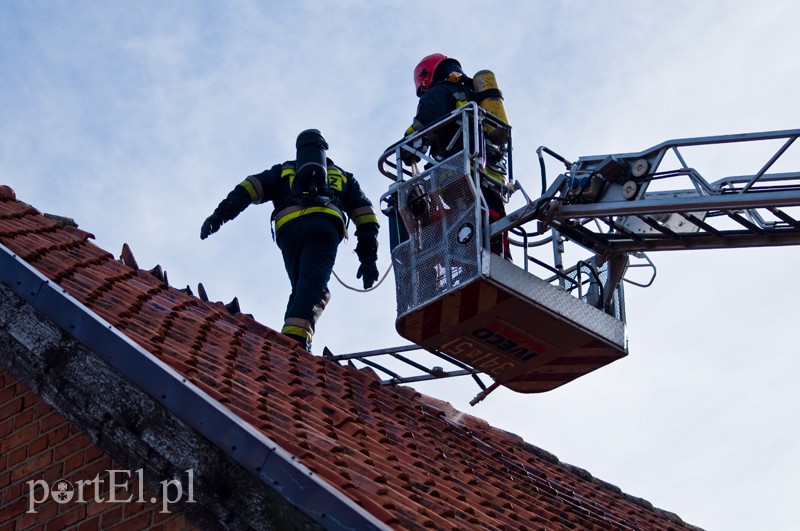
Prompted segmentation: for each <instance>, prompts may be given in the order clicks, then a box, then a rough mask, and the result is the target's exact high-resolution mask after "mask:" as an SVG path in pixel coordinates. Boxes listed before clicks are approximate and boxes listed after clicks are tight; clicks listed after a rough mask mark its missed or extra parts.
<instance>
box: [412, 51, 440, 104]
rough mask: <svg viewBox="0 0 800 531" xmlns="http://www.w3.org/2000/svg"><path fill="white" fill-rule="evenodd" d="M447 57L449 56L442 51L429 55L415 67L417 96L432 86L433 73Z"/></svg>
mask: <svg viewBox="0 0 800 531" xmlns="http://www.w3.org/2000/svg"><path fill="white" fill-rule="evenodd" d="M445 59H447V56H445V55H442V54H440V53H434V54H431V55H428V56H426V57H424V58H423V59H422V61H420V62H419V64H418V65H417V67H416V68H415V69H414V86H416V87H417V96H421V95H422V93H423V92H425V91H426V90H428V89H429V88H431V83H432V82H433V73H434V72H435V71H436V67H437V66H439V63H441V62H442V61H444V60H445Z"/></svg>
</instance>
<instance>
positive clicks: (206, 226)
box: [200, 214, 222, 240]
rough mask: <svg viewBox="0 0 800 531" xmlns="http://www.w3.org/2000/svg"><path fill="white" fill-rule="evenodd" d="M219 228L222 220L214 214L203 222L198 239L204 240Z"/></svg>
mask: <svg viewBox="0 0 800 531" xmlns="http://www.w3.org/2000/svg"><path fill="white" fill-rule="evenodd" d="M221 226H222V219H220V217H219V216H218V215H216V214H211V215H210V216H208V217H207V218H206V220H205V221H204V222H203V226H202V227H201V228H200V239H201V240H205V239H206V238H208V237H209V236H210V235H212V234H214V233H215V232H217V231H218V230H219V228H220V227H221Z"/></svg>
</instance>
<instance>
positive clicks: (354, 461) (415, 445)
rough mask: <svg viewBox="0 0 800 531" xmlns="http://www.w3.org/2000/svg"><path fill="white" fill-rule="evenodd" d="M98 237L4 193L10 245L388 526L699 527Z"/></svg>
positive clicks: (0, 227)
mask: <svg viewBox="0 0 800 531" xmlns="http://www.w3.org/2000/svg"><path fill="white" fill-rule="evenodd" d="M90 239H92V235H91V234H89V233H88V232H85V231H83V230H81V229H79V228H77V226H74V225H73V224H71V223H69V222H68V221H66V220H65V219H63V218H54V217H46V216H44V215H42V214H40V213H39V212H38V211H37V210H36V209H34V208H33V207H31V206H29V205H27V204H25V203H23V202H21V201H18V200H16V198H15V197H14V193H13V191H12V190H11V189H10V188H8V187H0V243H2V244H3V245H5V246H6V247H8V248H9V249H10V250H11V251H12V252H13V253H15V254H16V255H18V256H19V257H20V258H21V259H22V260H24V261H26V262H27V263H29V264H30V265H32V266H33V267H35V268H36V269H38V270H39V271H40V272H41V273H42V274H44V275H45V276H46V277H48V278H49V279H51V280H52V281H54V282H56V283H57V284H58V285H59V286H61V287H62V288H63V289H65V290H66V291H67V292H68V293H69V294H70V295H72V296H73V297H75V298H76V299H77V300H78V301H80V302H81V303H83V304H84V305H86V306H87V307H88V308H90V309H91V310H93V311H94V312H95V313H97V314H98V315H100V316H101V317H103V318H104V319H106V320H107V321H108V322H109V323H110V324H112V325H113V326H115V327H116V328H118V329H119V330H120V331H121V332H123V333H124V334H126V335H127V336H128V337H130V338H131V339H133V340H134V341H136V342H137V343H138V344H139V345H141V346H142V347H143V348H144V349H146V350H147V351H149V352H150V353H152V354H153V355H154V356H156V357H157V358H158V359H160V360H161V361H163V362H164V363H166V364H168V365H169V366H171V367H172V368H174V369H175V370H176V371H178V372H179V373H181V374H183V375H184V376H185V377H186V378H187V379H188V380H189V381H191V382H192V383H194V384H195V385H196V386H198V387H199V388H200V389H202V390H203V391H205V392H206V393H207V394H208V395H210V396H211V397H213V398H215V399H216V400H218V401H219V402H220V403H221V404H223V405H224V406H226V407H227V408H229V409H230V411H232V412H233V413H234V414H235V415H237V416H238V417H240V418H241V419H242V420H244V421H245V422H247V423H249V424H250V425H252V426H253V427H254V428H255V429H257V430H259V431H260V432H262V433H263V434H264V435H265V436H267V437H268V438H269V439H271V440H272V441H274V442H275V443H277V444H278V445H279V446H281V447H282V448H283V449H284V450H286V451H287V452H289V453H290V454H291V455H293V456H294V457H295V458H296V459H297V460H299V461H300V462H301V463H302V464H303V465H305V466H306V467H308V468H309V469H310V470H312V471H313V472H316V473H317V474H318V475H319V476H320V477H321V478H322V479H324V480H325V481H326V482H328V483H329V484H330V485H332V486H333V487H335V488H338V489H339V490H340V491H341V492H342V493H344V494H345V496H347V497H349V498H351V499H353V500H354V501H356V502H357V503H358V504H359V505H361V506H362V507H364V508H365V509H366V510H367V511H369V512H370V513H372V514H373V515H374V516H375V517H376V518H378V519H379V520H380V521H382V522H384V523H385V524H387V525H389V526H392V527H396V528H403V529H411V528H420V527H431V528H436V529H453V528H461V529H464V528H477V527H481V528H492V529H522V528H535V529H575V528H580V529H584V528H592V529H694V528H693V527H692V526H690V525H687V524H685V523H684V522H683V521H682V520H681V519H680V518H679V517H677V516H676V515H674V514H672V513H669V512H666V511H662V510H660V509H657V508H654V507H653V506H652V505H651V504H650V503H648V502H646V501H644V500H641V499H638V498H634V497H632V496H629V495H626V494H624V493H622V492H621V491H620V490H619V489H618V488H616V487H614V486H612V485H609V484H607V483H605V482H603V481H600V480H598V479H596V478H593V477H592V476H591V475H590V474H589V473H588V472H586V471H584V470H581V469H578V468H575V467H572V466H570V465H566V464H563V463H560V462H559V461H558V460H557V459H556V458H555V457H554V456H552V455H551V454H549V453H547V452H545V451H543V450H540V449H538V448H536V447H534V446H532V445H530V444H528V443H526V442H525V441H523V440H522V439H521V438H519V437H518V436H515V435H513V434H510V433H508V432H505V431H502V430H499V429H495V428H492V427H491V426H490V425H489V424H488V423H486V422H485V421H483V420H481V419H479V418H476V417H474V416H471V415H468V414H463V413H461V412H458V411H456V410H454V409H453V408H452V407H451V406H450V405H449V404H447V403H444V402H441V401H439V400H436V399H435V398H432V397H429V396H425V395H422V394H420V393H418V392H416V391H415V390H413V389H411V388H408V387H400V386H398V387H384V386H381V385H380V382H379V379H378V378H377V376H376V375H375V374H374V373H372V372H371V371H369V370H357V369H356V368H354V367H351V366H348V367H345V366H340V365H338V364H336V363H334V362H332V361H330V360H328V359H325V358H323V357H317V356H314V355H312V354H310V353H308V352H306V351H305V350H303V349H301V348H299V347H297V344H296V343H294V342H293V341H291V340H290V339H288V338H286V337H285V336H282V335H281V334H279V333H278V332H276V331H274V330H272V329H270V328H268V327H266V326H264V325H262V324H260V323H258V322H257V321H255V320H254V319H253V318H251V317H250V316H247V315H244V314H242V313H235V314H234V313H232V312H231V310H232V308H230V307H229V308H226V307H225V305H224V304H223V303H221V302H216V303H212V302H206V301H204V300H202V299H201V298H198V297H195V296H193V295H191V294H190V293H189V290H178V289H176V288H174V287H171V286H169V285H168V284H167V283H166V282H165V280H166V278H165V275H164V274H163V272H161V274H160V275H157V274H152V273H150V272H147V271H144V270H141V269H139V268H138V265H137V264H136V263H135V259H134V258H133V254H132V253H131V252H130V249H127V248H126V249H125V250H124V252H123V255H122V258H121V259H120V260H117V259H115V258H114V256H113V255H111V254H110V253H109V252H107V251H105V250H103V249H100V248H99V247H97V246H96V245H94V244H93V243H92V242H91V241H90ZM156 273H158V271H156ZM203 298H205V297H203Z"/></svg>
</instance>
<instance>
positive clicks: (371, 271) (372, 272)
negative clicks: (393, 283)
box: [356, 260, 378, 289]
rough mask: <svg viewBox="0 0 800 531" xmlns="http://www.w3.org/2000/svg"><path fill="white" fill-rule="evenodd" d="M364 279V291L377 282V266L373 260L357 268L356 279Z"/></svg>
mask: <svg viewBox="0 0 800 531" xmlns="http://www.w3.org/2000/svg"><path fill="white" fill-rule="evenodd" d="M361 277H364V289H369V288H371V287H372V285H373V284H375V282H376V281H377V280H378V265H377V264H376V263H375V261H374V260H372V261H368V262H363V263H362V264H361V265H360V266H358V273H356V278H361Z"/></svg>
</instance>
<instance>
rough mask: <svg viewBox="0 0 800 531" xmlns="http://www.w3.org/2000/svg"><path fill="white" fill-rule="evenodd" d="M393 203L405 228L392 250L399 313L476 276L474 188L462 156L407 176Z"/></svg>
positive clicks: (478, 269) (475, 205)
mask: <svg viewBox="0 0 800 531" xmlns="http://www.w3.org/2000/svg"><path fill="white" fill-rule="evenodd" d="M398 203H399V207H400V214H401V216H402V218H403V223H404V224H405V226H406V229H407V230H408V234H409V239H408V241H406V242H404V243H403V244H401V245H399V246H397V248H395V250H394V252H393V253H392V259H393V262H394V268H395V275H396V284H397V311H398V314H402V313H405V312H407V311H409V310H412V309H415V308H417V307H419V306H421V305H424V304H425V303H427V302H428V301H430V300H432V299H434V298H436V297H438V296H440V295H442V294H444V293H447V292H448V291H450V290H452V289H454V288H457V287H458V286H460V285H462V284H464V283H466V282H468V281H469V280H472V279H474V278H476V277H477V276H478V275H479V273H480V264H479V259H480V254H479V251H480V243H481V242H480V233H479V230H480V227H479V225H478V223H477V219H478V207H477V204H476V198H475V192H474V190H473V187H472V183H471V181H470V177H469V175H467V174H465V173H464V158H463V157H461V156H459V157H454V158H453V159H450V160H448V161H446V162H444V163H442V164H440V165H438V166H436V167H435V168H432V169H431V170H428V171H426V172H425V173H422V174H420V175H419V176H417V177H415V178H413V179H410V180H409V181H407V182H406V183H405V185H404V186H403V187H401V188H400V190H399V194H398Z"/></svg>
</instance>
